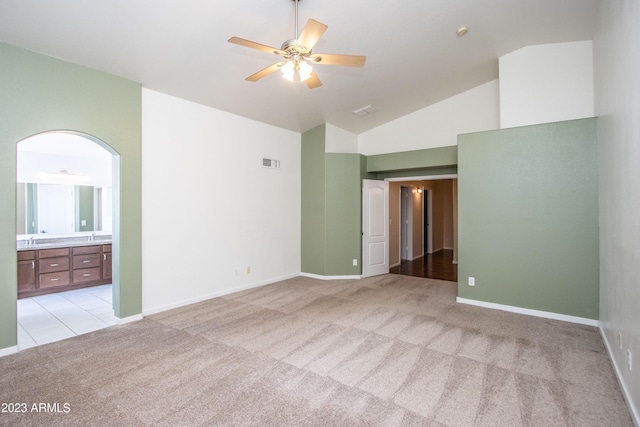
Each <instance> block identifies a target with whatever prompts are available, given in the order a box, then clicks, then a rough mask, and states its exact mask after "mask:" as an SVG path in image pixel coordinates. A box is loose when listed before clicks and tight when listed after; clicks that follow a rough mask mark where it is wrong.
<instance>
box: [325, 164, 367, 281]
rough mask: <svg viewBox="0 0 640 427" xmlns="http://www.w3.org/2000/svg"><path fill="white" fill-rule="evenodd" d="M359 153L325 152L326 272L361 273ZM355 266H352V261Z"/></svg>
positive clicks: (330, 274)
mask: <svg viewBox="0 0 640 427" xmlns="http://www.w3.org/2000/svg"><path fill="white" fill-rule="evenodd" d="M361 158H362V156H361V155H360V154H332V153H331V154H330V153H327V154H326V183H327V185H326V189H327V193H326V195H327V197H326V201H327V216H326V218H327V224H326V239H327V240H326V251H327V253H326V266H325V275H328V276H340V275H359V274H361V273H362V267H361V265H360V264H361V259H362V178H361V176H360V162H361ZM354 259H357V260H358V265H357V266H354V265H353V260H354Z"/></svg>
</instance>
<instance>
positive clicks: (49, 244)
mask: <svg viewBox="0 0 640 427" xmlns="http://www.w3.org/2000/svg"><path fill="white" fill-rule="evenodd" d="M26 242H27V241H26V240H19V241H18V242H17V250H18V251H35V250H40V249H56V248H69V247H76V246H93V245H109V244H111V236H95V238H94V239H93V240H89V238H88V237H87V236H84V237H63V238H51V239H35V240H34V242H33V243H32V244H27V243H26Z"/></svg>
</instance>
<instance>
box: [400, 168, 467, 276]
mask: <svg viewBox="0 0 640 427" xmlns="http://www.w3.org/2000/svg"><path fill="white" fill-rule="evenodd" d="M389 181H391V184H390V205H389V206H390V212H389V214H390V242H391V245H390V249H391V250H390V253H389V258H390V259H389V265H390V270H389V272H390V273H395V274H402V275H409V276H415V277H425V278H433V279H440V280H447V281H452V282H457V279H458V277H457V250H456V249H457V248H456V245H457V203H456V202H457V176H455V175H446V176H442V175H441V176H424V177H412V178H404V179H402V178H392V179H389Z"/></svg>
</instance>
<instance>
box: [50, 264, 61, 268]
mask: <svg viewBox="0 0 640 427" xmlns="http://www.w3.org/2000/svg"><path fill="white" fill-rule="evenodd" d="M59 265H60V264H57V263H56V264H51V267H57V266H59Z"/></svg>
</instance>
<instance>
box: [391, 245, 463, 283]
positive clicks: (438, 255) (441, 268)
mask: <svg viewBox="0 0 640 427" xmlns="http://www.w3.org/2000/svg"><path fill="white" fill-rule="evenodd" d="M389 273H392V274H401V275H403V276H414V277H424V278H428V279H440V280H448V281H450V282H457V281H458V265H457V264H454V263H453V250H452V249H442V250H439V251H437V252H434V253H430V254H429V253H426V254H424V256H422V257H420V258H416V259H415V260H413V261H408V260H403V261H402V262H401V263H400V265H397V266H395V267H393V268H391V269H389Z"/></svg>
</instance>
